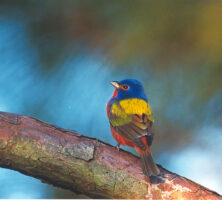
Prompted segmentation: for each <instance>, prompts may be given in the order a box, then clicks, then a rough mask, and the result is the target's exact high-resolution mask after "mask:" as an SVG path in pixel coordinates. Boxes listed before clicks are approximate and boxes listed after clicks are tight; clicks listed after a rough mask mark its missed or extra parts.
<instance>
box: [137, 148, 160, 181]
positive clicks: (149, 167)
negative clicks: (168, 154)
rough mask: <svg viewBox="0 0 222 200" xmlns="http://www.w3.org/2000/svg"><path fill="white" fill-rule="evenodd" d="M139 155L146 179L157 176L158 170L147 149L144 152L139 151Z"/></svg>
mask: <svg viewBox="0 0 222 200" xmlns="http://www.w3.org/2000/svg"><path fill="white" fill-rule="evenodd" d="M139 153H140V156H141V163H142V168H143V173H144V174H145V175H146V176H148V177H149V176H157V175H159V174H160V170H159V168H158V167H157V165H156V164H155V162H154V160H153V157H152V155H151V152H150V150H149V148H147V149H146V150H145V151H140V152H139Z"/></svg>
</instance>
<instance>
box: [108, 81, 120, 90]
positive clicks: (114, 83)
mask: <svg viewBox="0 0 222 200" xmlns="http://www.w3.org/2000/svg"><path fill="white" fill-rule="evenodd" d="M110 84H111V85H112V86H113V87H115V88H116V89H119V88H120V83H119V82H118V81H111V82H110Z"/></svg>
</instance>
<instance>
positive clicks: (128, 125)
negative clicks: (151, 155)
mask: <svg viewBox="0 0 222 200" xmlns="http://www.w3.org/2000/svg"><path fill="white" fill-rule="evenodd" d="M109 120H110V124H111V126H112V127H113V128H114V129H115V130H116V131H117V132H118V133H119V134H120V135H121V136H123V137H124V138H126V139H128V140H130V141H131V142H133V143H134V144H135V145H136V146H138V147H139V148H141V149H145V148H146V146H145V144H144V143H143V141H142V139H141V138H142V137H144V136H146V138H147V142H148V144H151V143H152V141H149V140H150V139H151V138H152V137H150V136H151V134H152V126H153V122H152V121H150V120H149V119H148V116H147V115H146V114H143V115H142V116H139V115H137V114H133V115H127V116H126V117H125V118H122V117H117V116H115V115H112V114H110V116H109ZM123 120H124V121H125V123H123ZM118 122H119V123H120V124H121V125H119V126H118V125H117V123H118Z"/></svg>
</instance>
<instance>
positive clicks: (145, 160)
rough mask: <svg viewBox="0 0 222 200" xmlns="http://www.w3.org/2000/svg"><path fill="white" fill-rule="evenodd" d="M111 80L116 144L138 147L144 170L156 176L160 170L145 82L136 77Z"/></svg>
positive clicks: (111, 117)
mask: <svg viewBox="0 0 222 200" xmlns="http://www.w3.org/2000/svg"><path fill="white" fill-rule="evenodd" d="M110 83H111V84H112V85H113V86H114V87H115V90H114V93H113V96H112V97H111V98H110V100H109V101H108V103H107V116H108V118H109V122H110V128H111V132H112V135H113V137H114V138H115V140H116V141H117V146H118V147H119V146H120V145H127V146H130V147H135V148H136V151H137V152H138V153H139V154H140V157H141V163H142V169H143V173H144V174H145V175H146V176H148V177H150V176H157V175H158V174H159V173H160V170H159V168H158V167H157V165H156V164H155V163H154V161H153V158H152V155H151V151H150V146H151V144H152V141H153V136H154V133H153V122H154V119H153V116H152V112H151V108H150V105H149V103H148V100H147V97H146V94H145V92H144V88H143V86H142V84H141V83H140V82H139V81H137V80H135V79H125V80H122V81H120V82H118V81H112V82H110Z"/></svg>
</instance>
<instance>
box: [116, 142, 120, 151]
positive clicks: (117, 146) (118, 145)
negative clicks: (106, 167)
mask: <svg viewBox="0 0 222 200" xmlns="http://www.w3.org/2000/svg"><path fill="white" fill-rule="evenodd" d="M119 147H120V144H119V143H117V145H116V148H117V150H118V151H119Z"/></svg>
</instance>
